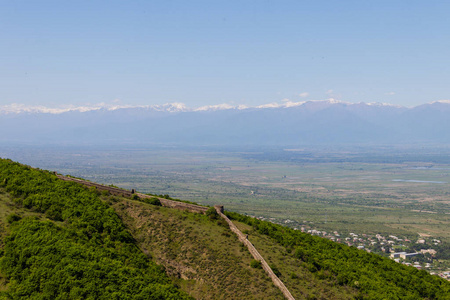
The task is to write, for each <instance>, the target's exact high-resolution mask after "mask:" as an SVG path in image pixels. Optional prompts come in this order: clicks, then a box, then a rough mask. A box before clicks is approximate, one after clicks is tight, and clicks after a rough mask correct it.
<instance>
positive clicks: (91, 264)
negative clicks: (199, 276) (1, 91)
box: [0, 160, 189, 299]
mask: <svg viewBox="0 0 450 300" xmlns="http://www.w3.org/2000/svg"><path fill="white" fill-rule="evenodd" d="M0 185H1V186H2V187H3V188H5V189H6V191H7V192H8V193H10V195H12V196H13V200H14V201H15V202H16V203H18V204H22V205H24V206H25V207H27V208H29V209H32V210H35V211H37V212H42V213H45V216H46V217H47V218H49V219H50V220H47V221H42V220H38V219H35V218H23V219H21V220H18V219H17V217H10V218H8V220H9V219H11V220H12V219H14V220H13V221H11V222H10V223H11V225H10V233H9V235H8V236H7V237H6V238H5V241H4V249H3V253H2V257H1V259H0V270H1V272H2V274H3V275H5V276H6V277H7V279H8V280H9V281H10V283H9V285H8V290H7V291H6V292H4V294H6V295H5V297H7V298H11V299H18V298H33V299H37V298H39V299H84V298H91V299H186V298H189V297H188V296H187V295H185V294H183V293H182V292H180V291H179V290H178V289H177V288H175V286H174V285H173V284H171V282H170V280H169V279H168V277H167V276H166V275H165V273H164V270H163V268H162V267H160V266H158V265H156V264H155V263H153V262H152V261H150V260H149V259H148V258H147V257H146V256H145V255H144V254H143V253H142V252H141V251H140V250H139V249H138V247H137V246H136V244H135V242H134V239H133V237H132V236H131V234H130V233H129V232H128V231H127V230H126V228H125V226H124V225H123V223H122V222H121V220H120V219H119V217H118V216H117V215H116V213H115V212H114V210H113V209H111V208H109V207H108V205H107V204H105V203H103V202H102V201H101V200H100V198H99V193H98V191H97V190H96V189H87V188H85V187H83V186H81V185H79V184H76V183H74V182H66V181H62V180H59V179H58V178H57V177H56V176H55V175H53V174H51V173H50V172H45V171H39V170H35V169H31V168H29V167H26V166H23V165H20V164H18V163H14V162H12V161H10V160H0ZM51 220H55V221H63V223H62V224H63V225H57V224H56V223H54V222H53V221H51ZM0 296H1V295H0Z"/></svg>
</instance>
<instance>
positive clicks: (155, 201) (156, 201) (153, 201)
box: [142, 197, 161, 206]
mask: <svg viewBox="0 0 450 300" xmlns="http://www.w3.org/2000/svg"><path fill="white" fill-rule="evenodd" d="M142 201H143V202H145V203H148V204H151V205H156V206H161V201H160V200H159V198H156V197H151V198H144V199H142Z"/></svg>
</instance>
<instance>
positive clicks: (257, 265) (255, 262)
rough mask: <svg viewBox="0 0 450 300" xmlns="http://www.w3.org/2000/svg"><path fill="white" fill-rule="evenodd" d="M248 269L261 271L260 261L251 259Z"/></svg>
mask: <svg viewBox="0 0 450 300" xmlns="http://www.w3.org/2000/svg"><path fill="white" fill-rule="evenodd" d="M250 267H252V268H255V269H262V265H261V261H259V260H256V259H252V261H251V262H250Z"/></svg>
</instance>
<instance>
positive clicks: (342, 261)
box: [226, 212, 450, 299]
mask: <svg viewBox="0 0 450 300" xmlns="http://www.w3.org/2000/svg"><path fill="white" fill-rule="evenodd" d="M226 215H227V216H228V217H229V218H230V219H234V220H238V221H240V222H243V223H246V224H248V225H250V226H252V227H253V230H256V231H257V232H259V233H261V234H264V235H267V236H269V237H271V238H272V239H273V240H275V241H276V242H278V243H279V244H281V245H283V246H284V247H286V248H293V249H294V251H291V254H289V255H292V256H294V257H296V258H297V259H299V260H300V261H302V262H303V264H304V265H305V267H306V268H307V269H309V270H310V271H311V272H313V273H314V274H316V276H317V278H319V279H331V280H335V281H336V282H337V283H338V284H340V285H348V286H352V287H355V288H357V289H359V290H360V295H362V296H361V297H363V298H364V299H450V283H449V282H447V281H446V280H443V279H441V278H439V277H437V276H433V275H430V274H428V273H427V272H426V271H423V270H422V271H421V270H417V269H416V268H413V267H408V266H404V265H401V264H398V263H396V262H394V261H392V260H390V259H388V258H384V257H382V256H380V255H377V254H373V253H367V252H366V251H362V250H358V249H356V248H354V247H349V246H347V245H343V244H339V243H335V242H332V241H330V240H328V239H324V238H320V237H316V236H312V235H309V234H306V233H302V232H299V231H298V230H293V229H290V228H287V227H284V226H281V225H278V224H273V223H270V222H265V221H261V220H258V219H255V218H250V217H247V216H243V215H240V214H237V213H233V212H226Z"/></svg>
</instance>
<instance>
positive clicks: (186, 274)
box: [113, 198, 283, 299]
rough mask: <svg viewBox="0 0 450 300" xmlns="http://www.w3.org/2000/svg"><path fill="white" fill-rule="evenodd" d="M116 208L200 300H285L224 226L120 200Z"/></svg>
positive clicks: (142, 243)
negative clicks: (255, 266) (251, 265)
mask: <svg viewBox="0 0 450 300" xmlns="http://www.w3.org/2000/svg"><path fill="white" fill-rule="evenodd" d="M116 201H118V202H117V203H115V204H114V205H113V207H114V208H115V209H116V211H117V212H118V214H119V215H120V216H121V218H122V219H123V220H124V222H125V224H127V226H128V227H129V228H131V230H132V234H133V235H134V236H135V237H136V239H137V241H138V244H139V245H140V247H141V249H142V250H143V251H144V252H145V253H148V254H150V255H151V256H152V257H154V258H155V259H156V260H157V262H158V263H160V264H162V265H164V266H165V268H166V270H167V272H168V274H169V275H170V276H171V277H172V278H174V279H175V280H179V279H184V280H179V281H178V282H179V285H180V286H181V288H182V289H183V290H184V291H186V292H188V293H189V294H190V295H192V296H194V297H195V298H197V299H283V294H282V293H281V292H280V290H279V289H278V288H276V287H275V286H274V285H273V284H272V281H271V280H270V279H269V278H268V277H267V275H266V274H265V272H264V271H263V270H262V269H255V268H252V267H250V263H251V261H252V257H251V255H250V253H249V252H248V250H247V249H246V248H244V247H243V245H242V244H241V243H240V242H239V241H238V240H237V237H236V236H235V235H234V234H233V233H232V232H231V231H230V229H229V228H228V226H227V224H226V222H224V221H223V220H218V219H210V218H209V217H208V216H206V215H202V214H196V213H190V212H187V211H181V210H175V209H171V208H164V207H158V206H153V205H148V204H145V203H140V202H137V201H131V200H127V199H117V198H116Z"/></svg>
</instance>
